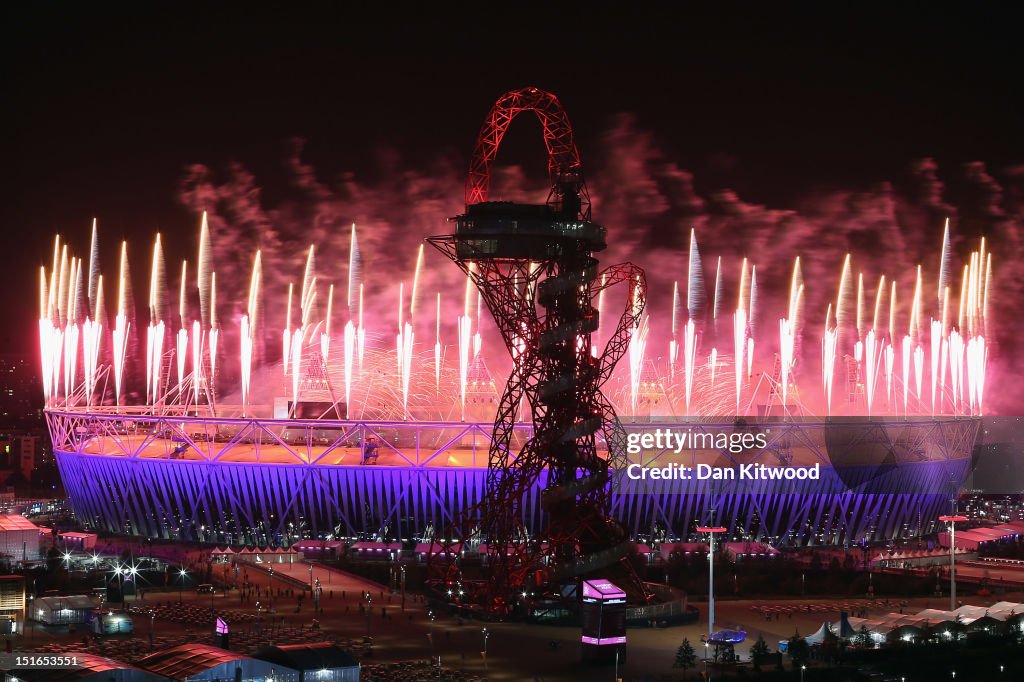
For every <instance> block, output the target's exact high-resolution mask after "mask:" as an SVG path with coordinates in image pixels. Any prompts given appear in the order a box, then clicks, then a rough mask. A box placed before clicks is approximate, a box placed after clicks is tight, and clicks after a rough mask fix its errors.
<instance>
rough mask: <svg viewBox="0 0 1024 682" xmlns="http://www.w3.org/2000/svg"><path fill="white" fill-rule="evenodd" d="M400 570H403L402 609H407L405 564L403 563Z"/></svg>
mask: <svg viewBox="0 0 1024 682" xmlns="http://www.w3.org/2000/svg"><path fill="white" fill-rule="evenodd" d="M399 570H401V572H402V576H401V578H402V610H403V611H405V564H401V565H400V566H399Z"/></svg>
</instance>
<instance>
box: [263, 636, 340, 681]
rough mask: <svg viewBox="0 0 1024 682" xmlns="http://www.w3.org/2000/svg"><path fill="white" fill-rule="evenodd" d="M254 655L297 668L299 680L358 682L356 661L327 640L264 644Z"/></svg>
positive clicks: (279, 664) (287, 666)
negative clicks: (279, 644)
mask: <svg viewBox="0 0 1024 682" xmlns="http://www.w3.org/2000/svg"><path fill="white" fill-rule="evenodd" d="M253 655H254V656H255V657H256V658H258V659H261V660H264V661H267V662H269V663H274V664H276V665H278V666H281V667H286V668H291V669H293V670H298V671H299V682H359V662H358V661H356V659H354V658H352V655H351V654H349V653H348V652H347V651H345V650H344V649H342V648H341V647H339V646H337V645H336V644H331V643H330V642H315V643H311V644H286V645H281V646H264V647H260V648H259V649H257V650H256V653H255V654H253Z"/></svg>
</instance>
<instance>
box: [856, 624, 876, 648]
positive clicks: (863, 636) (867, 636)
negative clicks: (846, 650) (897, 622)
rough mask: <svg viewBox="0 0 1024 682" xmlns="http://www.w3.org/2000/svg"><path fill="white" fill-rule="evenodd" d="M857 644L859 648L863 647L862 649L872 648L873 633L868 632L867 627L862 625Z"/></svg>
mask: <svg viewBox="0 0 1024 682" xmlns="http://www.w3.org/2000/svg"><path fill="white" fill-rule="evenodd" d="M856 642H857V646H859V647H861V648H862V649H867V648H869V647H870V646H871V644H872V642H871V633H870V632H868V628H867V626H866V625H861V626H860V630H858V631H857V639H856Z"/></svg>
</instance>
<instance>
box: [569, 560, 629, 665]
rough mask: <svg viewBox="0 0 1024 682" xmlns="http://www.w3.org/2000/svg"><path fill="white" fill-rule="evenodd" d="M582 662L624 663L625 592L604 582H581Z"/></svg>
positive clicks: (599, 580) (598, 580) (595, 580)
mask: <svg viewBox="0 0 1024 682" xmlns="http://www.w3.org/2000/svg"><path fill="white" fill-rule="evenodd" d="M580 613H581V615H582V625H583V636H582V638H581V641H582V642H583V660H584V661H587V662H591V663H613V662H617V663H623V662H625V660H626V593H625V592H623V591H622V589H621V588H619V587H616V586H615V585H613V584H611V583H610V582H608V581H607V580H601V579H593V580H584V581H583V603H582V606H581V609H580Z"/></svg>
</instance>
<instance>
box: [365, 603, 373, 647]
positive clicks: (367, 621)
mask: <svg viewBox="0 0 1024 682" xmlns="http://www.w3.org/2000/svg"><path fill="white" fill-rule="evenodd" d="M371 611H373V597H372V596H370V593H369V592H367V593H366V636H367V637H369V636H370V612H371Z"/></svg>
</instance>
